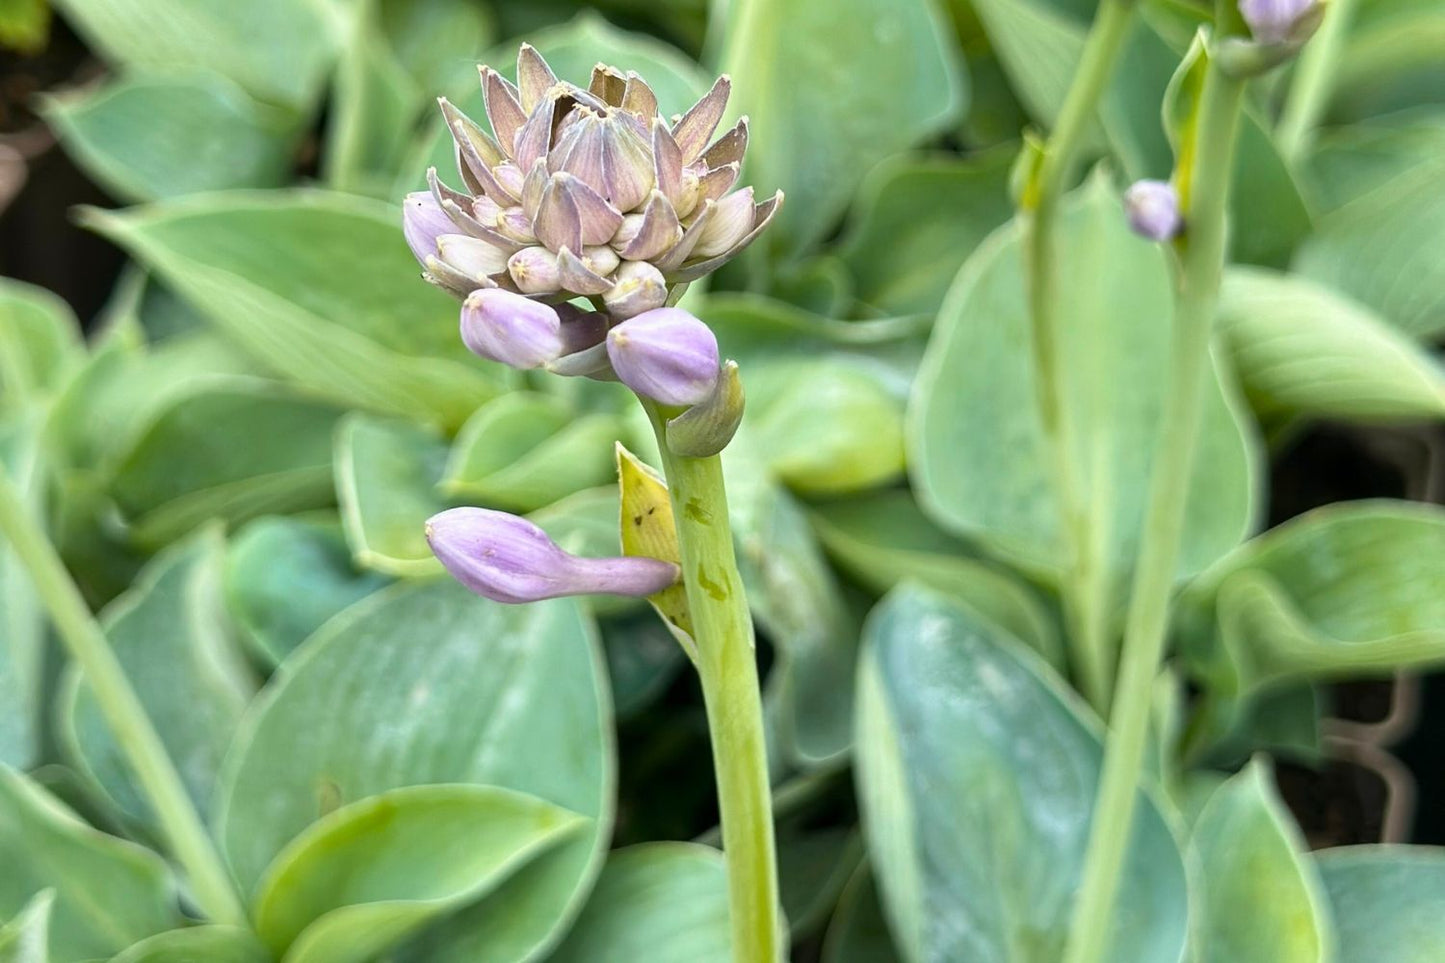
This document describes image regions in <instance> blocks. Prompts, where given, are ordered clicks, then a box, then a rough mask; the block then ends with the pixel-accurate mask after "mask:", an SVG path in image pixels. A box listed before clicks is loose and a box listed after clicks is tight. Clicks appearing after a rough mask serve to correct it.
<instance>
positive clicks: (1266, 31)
mask: <svg viewBox="0 0 1445 963" xmlns="http://www.w3.org/2000/svg"><path fill="white" fill-rule="evenodd" d="M1321 6H1322V4H1320V3H1319V2H1318V0H1239V14H1240V16H1242V17H1243V18H1244V22H1245V23H1246V24H1248V25H1249V32H1250V34H1251V35H1253V37H1254V39H1255V40H1257V41H1259V42H1260V43H1263V44H1282V43H1303V42H1304V41H1305V40H1306V39H1308V37H1309V34H1311V33H1313V32H1314V28H1315V26H1317V24H1318V19H1317V15H1318V13H1320V12H1322V11H1317V10H1316V9H1315V8H1316V7H1321ZM1302 33H1303V36H1301V34H1302Z"/></svg>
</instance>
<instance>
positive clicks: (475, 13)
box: [377, 0, 496, 95]
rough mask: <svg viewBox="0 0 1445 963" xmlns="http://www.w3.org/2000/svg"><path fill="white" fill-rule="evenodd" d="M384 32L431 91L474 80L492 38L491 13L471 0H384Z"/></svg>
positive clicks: (422, 86)
mask: <svg viewBox="0 0 1445 963" xmlns="http://www.w3.org/2000/svg"><path fill="white" fill-rule="evenodd" d="M377 7H378V8H379V9H378V14H379V16H380V18H381V33H382V34H383V35H384V36H385V37H386V38H387V40H388V41H389V42H390V43H391V46H392V48H393V51H394V53H395V54H396V57H397V59H398V60H399V61H400V62H401V64H402V66H403V67H404V68H405V69H406V70H407V72H408V73H410V74H411V75H412V78H413V79H414V80H415V81H416V84H417V87H418V88H419V89H420V90H422V91H423V92H425V93H426V94H427V95H431V94H435V93H440V92H442V91H448V90H452V89H453V88H454V87H455V86H457V85H459V84H467V83H471V82H472V81H473V80H474V79H475V78H476V65H477V62H478V61H479V60H480V59H481V51H482V49H483V47H485V46H486V44H487V42H488V41H489V40H490V39H491V38H492V37H493V35H494V33H495V29H496V25H495V24H494V23H493V14H492V11H491V10H490V9H489V8H487V7H482V6H478V5H477V4H475V3H472V2H471V0H424V2H422V3H418V2H416V0H380V2H379V3H378V4H377Z"/></svg>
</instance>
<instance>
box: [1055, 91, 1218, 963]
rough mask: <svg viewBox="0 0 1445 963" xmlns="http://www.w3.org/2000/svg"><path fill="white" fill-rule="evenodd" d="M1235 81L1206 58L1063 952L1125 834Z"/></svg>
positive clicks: (1108, 912)
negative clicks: (1108, 699)
mask: <svg viewBox="0 0 1445 963" xmlns="http://www.w3.org/2000/svg"><path fill="white" fill-rule="evenodd" d="M1243 93H1244V82H1243V81H1241V80H1238V79H1234V78H1230V77H1227V76H1225V75H1224V74H1223V73H1222V72H1221V71H1220V70H1218V69H1217V68H1214V67H1211V68H1210V69H1209V72H1208V73H1207V75H1206V76H1205V80H1204V90H1203V92H1202V93H1201V95H1200V105H1199V129H1198V136H1197V138H1196V142H1197V143H1198V145H1199V152H1198V154H1197V156H1196V160H1195V169H1194V177H1193V191H1192V195H1191V202H1190V209H1189V210H1188V212H1187V213H1186V217H1185V223H1186V225H1187V234H1186V235H1185V238H1184V240H1183V242H1182V251H1183V268H1182V272H1181V278H1180V290H1179V297H1178V309H1177V312H1176V320H1175V325H1174V337H1173V346H1172V349H1171V360H1170V388H1171V390H1170V392H1169V394H1168V395H1167V396H1166V398H1165V403H1164V411H1163V414H1162V416H1161V421H1160V426H1159V442H1158V445H1157V446H1156V448H1155V456H1154V467H1153V471H1152V475H1151V477H1150V486H1149V503H1148V509H1147V513H1146V515H1145V518H1144V530H1143V533H1142V537H1141V541H1140V547H1139V557H1138V559H1137V563H1136V566H1135V569H1134V585H1133V592H1132V595H1131V598H1130V607H1129V615H1128V619H1127V621H1126V623H1125V628H1124V647H1123V656H1122V664H1121V667H1120V674H1119V683H1118V687H1117V689H1116V696H1115V702H1114V708H1113V712H1112V714H1111V715H1110V718H1109V724H1110V725H1109V738H1108V742H1107V744H1106V746H1105V752H1104V769H1103V773H1102V775H1101V776H1100V783H1099V795H1098V799H1097V802H1096V804H1095V807H1094V822H1093V829H1092V832H1091V834H1090V836H1089V846H1088V850H1087V851H1086V853H1085V857H1084V876H1083V886H1082V889H1081V890H1080V893H1079V899H1078V902H1077V903H1076V904H1075V908H1074V919H1073V928H1072V930H1071V932H1070V938H1069V945H1068V948H1067V952H1066V954H1065V956H1064V959H1065V961H1066V963H1096V961H1098V960H1100V959H1101V958H1102V954H1103V951H1104V943H1105V940H1106V939H1107V937H1108V933H1109V924H1110V922H1111V921H1112V918H1113V915H1114V914H1113V910H1114V903H1115V898H1116V897H1117V895H1118V888H1119V877H1120V871H1121V868H1122V866H1123V863H1124V856H1125V851H1126V849H1127V847H1128V843H1129V828H1130V826H1131V824H1132V822H1133V818H1134V802H1135V799H1136V795H1137V792H1138V786H1139V779H1140V775H1141V773H1142V770H1143V764H1144V750H1145V743H1146V741H1147V737H1148V730H1149V714H1150V713H1149V710H1150V703H1151V698H1152V695H1153V692H1154V680H1155V678H1156V676H1157V675H1158V673H1159V662H1160V658H1161V657H1162V655H1163V651H1164V637H1165V630H1166V626H1167V624H1168V619H1169V604H1170V593H1171V590H1172V588H1173V585H1174V572H1175V570H1176V568H1177V567H1178V561H1179V545H1180V541H1181V538H1182V535H1183V530H1184V511H1185V507H1186V502H1187V497H1188V492H1189V478H1190V473H1191V472H1192V470H1193V461H1194V449H1195V441H1196V438H1197V436H1198V432H1199V413H1200V409H1201V408H1202V406H1203V397H1204V384H1205V377H1206V375H1207V373H1208V372H1209V336H1210V330H1211V323H1212V321H1213V318H1214V312H1215V307H1216V303H1217V301H1218V296H1219V281H1220V275H1221V274H1222V273H1223V270H1224V255H1225V238H1226V233H1227V231H1226V202H1227V200H1228V194H1229V181H1230V175H1231V173H1232V171H1233V166H1234V163H1233V162H1234V144H1235V139H1236V134H1237V131H1238V127H1239V123H1238V121H1239V113H1240V106H1241V102H1242V97H1243Z"/></svg>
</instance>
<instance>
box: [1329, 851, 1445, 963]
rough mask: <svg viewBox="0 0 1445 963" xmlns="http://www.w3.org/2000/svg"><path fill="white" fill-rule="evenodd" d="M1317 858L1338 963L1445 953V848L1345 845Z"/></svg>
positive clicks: (1401, 961) (1416, 960) (1418, 961)
mask: <svg viewBox="0 0 1445 963" xmlns="http://www.w3.org/2000/svg"><path fill="white" fill-rule="evenodd" d="M1314 858H1315V864H1316V865H1317V866H1318V867H1319V872H1320V876H1321V878H1322V879H1323V880H1324V887H1325V892H1326V893H1328V894H1329V899H1330V904H1331V906H1332V907H1333V909H1334V918H1335V930H1336V933H1337V935H1338V937H1339V948H1338V952H1337V954H1336V956H1335V960H1336V963H1435V961H1436V960H1439V959H1440V958H1441V955H1442V954H1445V916H1442V915H1441V913H1440V906H1441V901H1442V900H1445V850H1441V849H1437V848H1435V847H1432V846H1346V847H1344V848H1341V849H1327V850H1324V851H1322V852H1319V853H1316V854H1315V857H1314Z"/></svg>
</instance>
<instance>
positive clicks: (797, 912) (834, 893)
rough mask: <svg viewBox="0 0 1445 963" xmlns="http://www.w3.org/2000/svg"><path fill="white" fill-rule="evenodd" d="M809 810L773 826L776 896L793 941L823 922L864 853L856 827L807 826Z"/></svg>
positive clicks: (796, 940)
mask: <svg viewBox="0 0 1445 963" xmlns="http://www.w3.org/2000/svg"><path fill="white" fill-rule="evenodd" d="M808 815H809V814H807V813H804V814H802V815H800V816H794V817H793V818H788V819H784V820H783V821H782V822H781V824H780V825H779V826H778V829H777V849H778V898H779V901H780V902H781V903H782V904H783V915H784V917H786V918H787V920H788V933H789V935H790V936H791V937H792V939H793V941H794V942H795V943H796V942H799V941H801V940H805V939H807V938H808V937H809V936H811V935H812V934H813V933H814V932H816V931H817V930H818V929H819V928H821V927H822V925H823V924H824V923H826V922H827V920H828V917H829V915H830V914H831V913H832V912H833V909H834V908H835V907H836V906H837V905H838V899H839V897H840V896H841V895H842V893H843V889H844V888H845V887H846V886H847V885H848V881H849V880H850V879H851V878H852V877H853V873H854V872H855V871H856V870H857V869H858V865H859V863H860V862H861V861H862V859H863V855H864V850H863V838H862V834H861V833H860V832H859V830H858V827H856V826H820V827H812V826H809V825H807V823H808V822H809V820H808V818H807V816H808Z"/></svg>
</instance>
